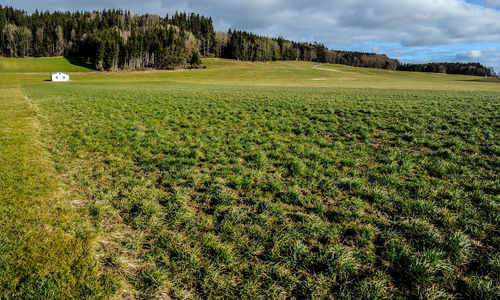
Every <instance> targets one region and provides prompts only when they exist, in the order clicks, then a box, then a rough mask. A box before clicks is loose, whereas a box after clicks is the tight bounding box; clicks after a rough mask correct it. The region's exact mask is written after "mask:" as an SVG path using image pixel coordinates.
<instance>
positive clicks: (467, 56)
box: [457, 50, 483, 60]
mask: <svg viewBox="0 0 500 300" xmlns="http://www.w3.org/2000/svg"><path fill="white" fill-rule="evenodd" d="M482 56H483V52H482V51H481V50H472V51H469V52H462V53H459V54H457V59H459V60H477V59H480V58H481V57H482Z"/></svg>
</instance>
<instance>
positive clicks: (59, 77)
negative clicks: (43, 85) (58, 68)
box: [51, 72, 69, 81]
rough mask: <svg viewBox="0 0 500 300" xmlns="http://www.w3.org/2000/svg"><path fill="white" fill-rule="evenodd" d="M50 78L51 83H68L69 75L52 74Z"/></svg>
mask: <svg viewBox="0 0 500 300" xmlns="http://www.w3.org/2000/svg"><path fill="white" fill-rule="evenodd" d="M51 78H52V81H69V75H68V74H65V73H61V72H58V73H54V74H52V76H51Z"/></svg>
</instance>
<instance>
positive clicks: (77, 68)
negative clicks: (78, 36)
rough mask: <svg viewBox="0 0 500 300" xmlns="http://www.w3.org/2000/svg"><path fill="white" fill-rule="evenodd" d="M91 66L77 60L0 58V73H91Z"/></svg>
mask: <svg viewBox="0 0 500 300" xmlns="http://www.w3.org/2000/svg"><path fill="white" fill-rule="evenodd" d="M92 71H93V70H92V69H91V66H90V65H88V64H87V63H86V62H85V61H84V60H82V59H79V58H60V57H50V58H2V57H0V73H53V72H92Z"/></svg>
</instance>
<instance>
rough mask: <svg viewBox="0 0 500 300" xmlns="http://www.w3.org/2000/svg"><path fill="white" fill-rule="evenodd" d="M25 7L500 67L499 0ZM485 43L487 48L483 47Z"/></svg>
mask: <svg viewBox="0 0 500 300" xmlns="http://www.w3.org/2000/svg"><path fill="white" fill-rule="evenodd" d="M0 4H3V5H12V6H15V7H18V8H23V9H26V10H28V11H33V10H34V9H35V8H38V9H39V10H40V9H41V10H46V9H48V10H72V11H73V10H91V9H103V8H122V9H128V10H130V11H132V12H134V13H146V12H148V13H156V14H160V15H164V14H166V13H171V12H173V11H176V10H180V11H189V12H191V11H192V12H196V13H200V14H203V15H206V16H212V17H213V18H214V23H215V26H216V29H218V30H227V29H228V28H237V29H244V30H248V31H252V32H255V33H259V34H263V35H268V36H280V35H282V36H284V37H285V38H288V39H293V40H299V41H310V42H313V41H318V42H322V43H324V44H326V45H327V46H329V47H330V48H333V49H350V50H361V51H376V52H383V53H387V54H388V55H389V56H392V57H396V58H399V59H402V60H403V61H412V62H421V61H435V60H460V61H468V60H474V61H480V62H482V63H484V64H487V65H489V66H494V67H495V69H496V70H497V71H499V70H500V50H498V49H499V48H500V9H499V8H500V0H477V1H472V0H469V1H465V0H398V1H394V0H349V1H344V0H307V1H304V0H253V1H248V0H231V1H228V0H186V1H172V0H142V1H137V0H135V1H132V0H122V1H116V0H88V1H74V0H73V1H70V0H46V1H35V0H15V1H12V0H11V1H8V0H7V1H2V0H0ZM491 49H496V50H495V51H491ZM485 50H490V51H485Z"/></svg>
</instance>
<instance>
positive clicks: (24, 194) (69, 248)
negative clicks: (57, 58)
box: [0, 84, 106, 299]
mask: <svg viewBox="0 0 500 300" xmlns="http://www.w3.org/2000/svg"><path fill="white" fill-rule="evenodd" d="M38 136H39V127H38V122H37V117H36V112H35V110H34V109H33V108H32V107H31V105H30V104H29V103H28V102H27V101H25V100H24V96H23V93H22V91H21V87H20V86H16V85H10V86H6V85H5V84H3V85H0V298H1V299H4V298H7V299H12V298H23V299H26V298H37V299H70V298H95V297H99V296H103V295H105V294H106V293H105V291H104V290H103V289H102V288H101V286H103V285H106V282H105V281H103V278H100V277H99V275H98V269H97V264H96V263H95V261H94V258H93V255H92V253H91V251H92V250H91V249H92V247H90V245H91V241H92V238H91V236H90V235H89V232H90V231H89V230H86V229H85V225H84V222H83V223H82V222H81V221H80V220H78V218H77V214H76V213H74V210H73V209H72V208H71V206H70V204H69V203H68V202H67V199H68V198H67V197H63V195H65V193H64V191H63V189H62V187H61V186H60V184H59V180H58V179H57V177H56V176H55V174H56V173H55V170H54V168H53V164H52V163H51V160H50V156H49V154H48V153H47V152H46V151H45V150H44V147H43V146H42V145H41V144H40V143H39V139H38ZM63 200H65V201H63Z"/></svg>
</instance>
